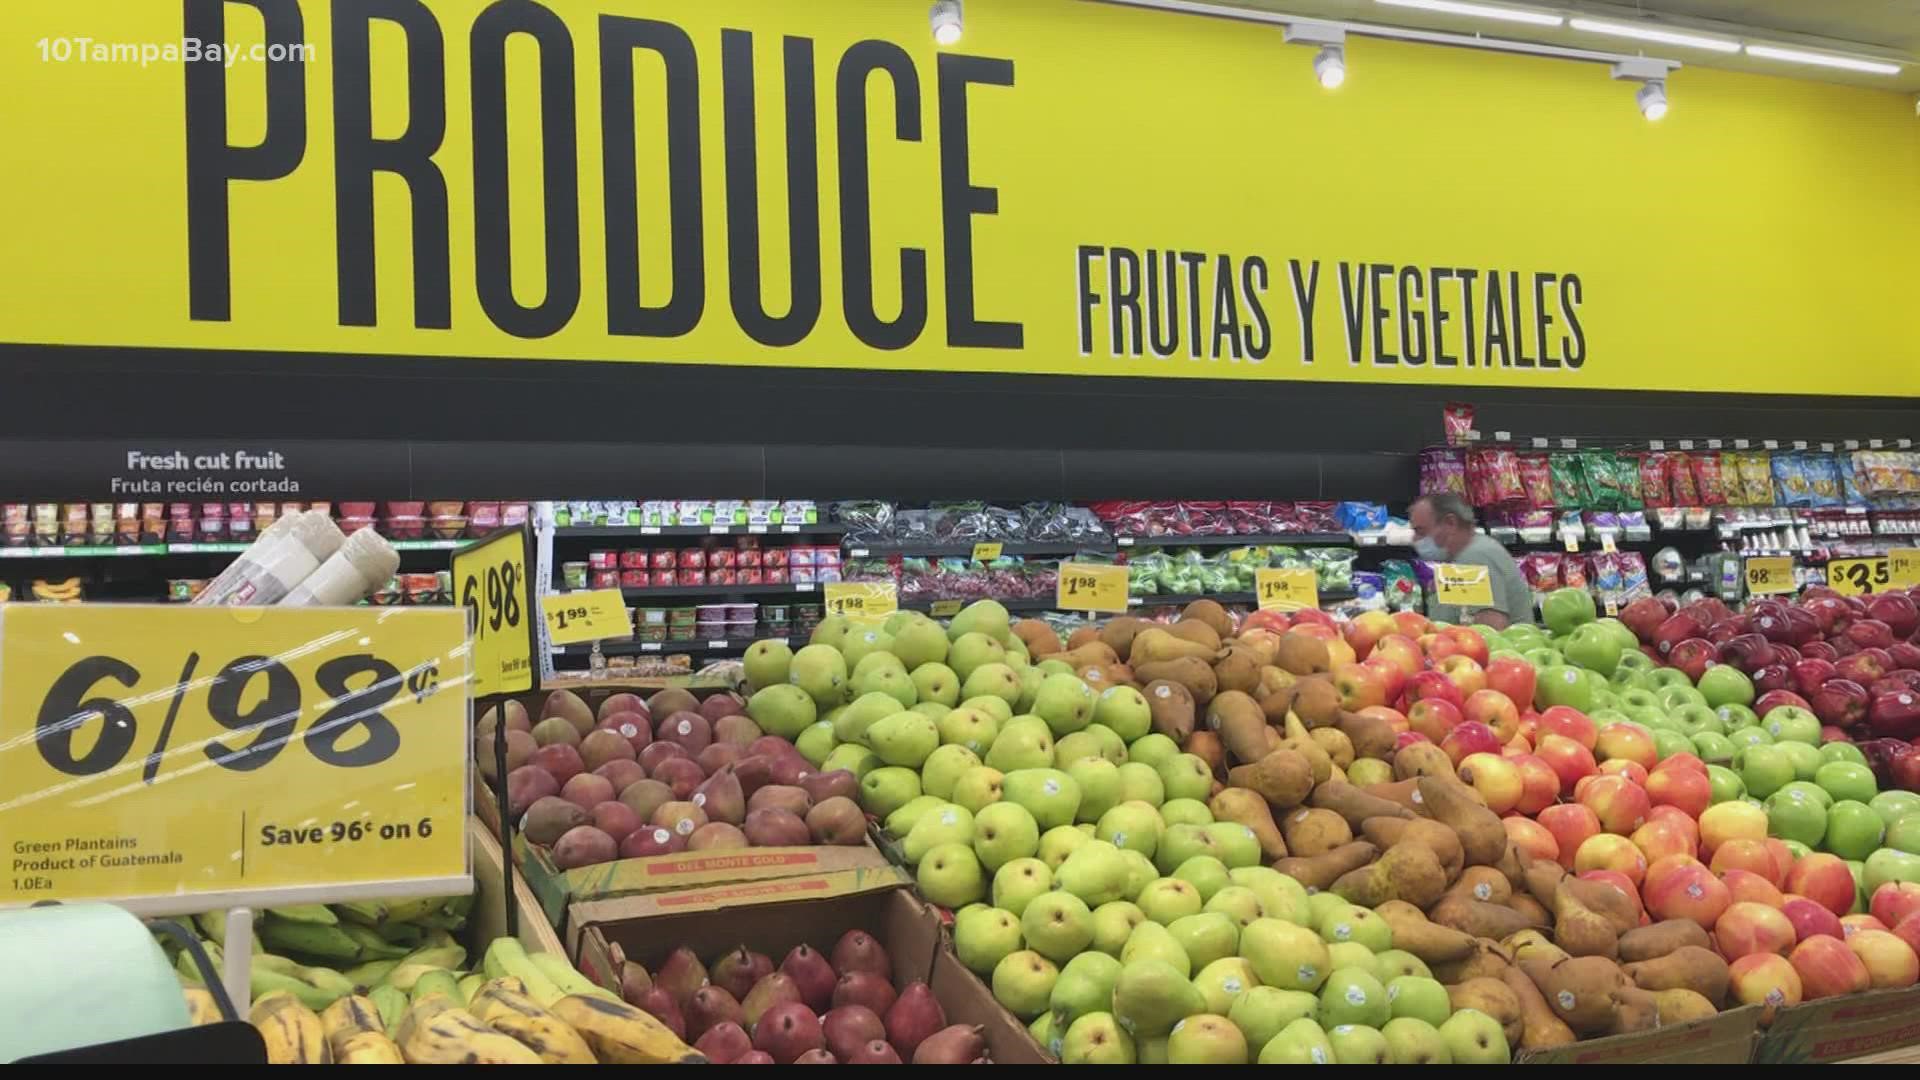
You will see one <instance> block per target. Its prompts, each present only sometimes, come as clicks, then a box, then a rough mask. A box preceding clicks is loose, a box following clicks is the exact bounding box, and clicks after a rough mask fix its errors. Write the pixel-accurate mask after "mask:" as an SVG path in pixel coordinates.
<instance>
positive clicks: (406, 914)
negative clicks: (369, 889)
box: [381, 896, 447, 923]
mask: <svg viewBox="0 0 1920 1080" xmlns="http://www.w3.org/2000/svg"><path fill="white" fill-rule="evenodd" d="M446 902H447V898H446V897H444V896H416V897H413V898H412V899H409V900H395V901H393V902H392V903H390V904H388V905H387V917H386V918H385V919H382V920H381V921H382V922H395V923H407V922H412V921H414V920H415V919H420V918H424V917H426V916H428V915H431V914H433V913H434V912H436V911H439V910H440V909H441V907H443V906H444V905H445V904H446Z"/></svg>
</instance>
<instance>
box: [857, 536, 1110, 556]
mask: <svg viewBox="0 0 1920 1080" xmlns="http://www.w3.org/2000/svg"><path fill="white" fill-rule="evenodd" d="M975 543H976V542H975V541H965V542H962V543H957V544H916V543H891V542H884V541H878V540H875V541H865V540H861V541H853V540H850V541H848V542H847V558H849V559H884V558H887V557H888V556H891V555H899V556H902V557H904V558H909V559H915V558H921V559H951V558H972V557H973V549H974V546H975ZM977 543H982V544H991V543H998V544H999V545H1000V554H1002V555H1051V556H1055V557H1058V558H1065V557H1067V556H1071V555H1077V554H1079V553H1081V552H1083V551H1084V552H1091V553H1096V554H1102V555H1110V554H1112V553H1113V540H1112V538H1111V537H1102V538H1100V539H1099V540H1092V541H1088V542H1086V543H1079V544H1076V543H1073V542H1071V541H1067V540H1002V541H994V540H981V541H977Z"/></svg>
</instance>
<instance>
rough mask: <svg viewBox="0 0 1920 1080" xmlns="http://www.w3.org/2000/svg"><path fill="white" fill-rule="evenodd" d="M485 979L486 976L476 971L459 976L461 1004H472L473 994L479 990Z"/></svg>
mask: <svg viewBox="0 0 1920 1080" xmlns="http://www.w3.org/2000/svg"><path fill="white" fill-rule="evenodd" d="M486 981H487V977H486V976H485V975H482V974H479V973H478V972H476V973H474V974H472V975H462V976H460V1003H461V1004H462V1005H470V1004H472V1002H473V995H475V994H477V993H479V992H480V987H481V985H482V984H484V983H485V982H486Z"/></svg>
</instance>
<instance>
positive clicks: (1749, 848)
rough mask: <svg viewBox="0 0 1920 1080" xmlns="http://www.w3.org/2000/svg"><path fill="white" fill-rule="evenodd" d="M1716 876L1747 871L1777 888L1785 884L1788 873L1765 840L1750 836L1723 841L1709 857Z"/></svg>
mask: <svg viewBox="0 0 1920 1080" xmlns="http://www.w3.org/2000/svg"><path fill="white" fill-rule="evenodd" d="M1708 859H1709V860H1710V863H1711V865H1712V867H1713V872H1714V873H1716V874H1725V873H1728V872H1731V871H1734V870H1745V871H1747V872H1748V873H1750V874H1755V875H1758V876H1759V877H1761V878H1764V879H1765V880H1767V881H1768V882H1770V883H1772V884H1773V885H1774V886H1775V887H1776V888H1778V887H1779V886H1781V885H1783V884H1785V882H1786V879H1787V871H1786V868H1785V867H1782V866H1781V865H1780V863H1779V861H1778V860H1777V859H1775V858H1774V854H1773V849H1771V848H1769V847H1768V846H1767V842H1766V840H1765V838H1758V839H1756V838H1753V837H1748V836H1741V837H1736V838H1734V839H1731V840H1726V841H1723V842H1722V843H1721V844H1720V845H1719V846H1717V847H1715V848H1714V849H1713V853H1712V854H1711V855H1709V856H1708Z"/></svg>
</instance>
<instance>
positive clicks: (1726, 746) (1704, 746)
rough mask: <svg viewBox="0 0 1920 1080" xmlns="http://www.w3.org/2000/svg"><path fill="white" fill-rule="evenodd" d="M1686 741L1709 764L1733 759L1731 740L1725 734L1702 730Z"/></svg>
mask: <svg viewBox="0 0 1920 1080" xmlns="http://www.w3.org/2000/svg"><path fill="white" fill-rule="evenodd" d="M1756 730H1758V729H1756ZM1688 741H1689V742H1692V743H1693V752H1694V754H1695V756H1697V757H1699V759H1700V760H1701V761H1704V762H1706V763H1707V764H1709V765H1724V764H1726V763H1728V762H1730V761H1732V760H1733V754H1734V750H1735V747H1734V745H1733V740H1732V739H1729V738H1727V737H1726V736H1725V735H1715V734H1714V733H1713V732H1711V731H1703V732H1701V733H1700V734H1698V735H1695V736H1693V737H1692V738H1691V739H1690V740H1688Z"/></svg>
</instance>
